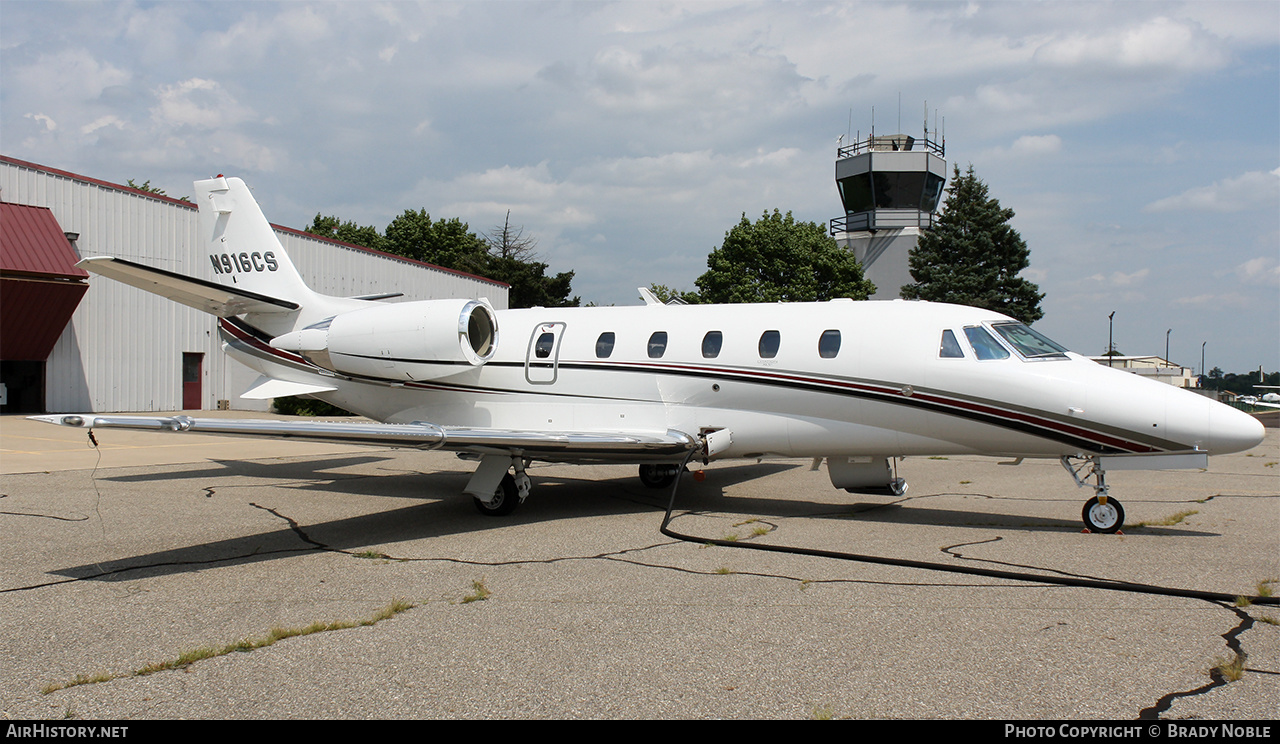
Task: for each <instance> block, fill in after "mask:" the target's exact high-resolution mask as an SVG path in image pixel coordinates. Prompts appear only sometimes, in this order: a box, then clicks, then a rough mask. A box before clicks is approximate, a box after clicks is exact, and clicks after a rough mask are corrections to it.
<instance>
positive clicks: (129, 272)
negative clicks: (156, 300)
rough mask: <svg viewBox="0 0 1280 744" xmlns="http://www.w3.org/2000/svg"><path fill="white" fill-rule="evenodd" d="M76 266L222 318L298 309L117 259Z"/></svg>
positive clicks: (91, 260) (291, 304)
mask: <svg viewBox="0 0 1280 744" xmlns="http://www.w3.org/2000/svg"><path fill="white" fill-rule="evenodd" d="M76 266H79V267H80V268H82V269H86V270H88V271H92V272H93V273H95V274H101V275H102V276H105V277H109V278H111V279H115V280H116V281H118V282H123V283H125V284H128V285H129V286H131V287H137V288H138V289H143V290H146V291H148V292H151V293H153V294H158V295H160V296H161V297H167V298H169V299H171V300H173V301H174V302H180V303H182V304H183V305H186V306H187V307H194V308H195V309H197V310H203V311H204V312H206V313H210V314H211V315H216V316H218V317H219V318H229V317H231V316H233V315H243V314H245V313H286V312H290V311H293V310H297V309H298V303H296V302H290V301H289V300H280V299H276V298H275V297H268V296H266V295H262V294H258V293H256V292H248V291H245V290H241V289H236V288H234V287H229V286H226V285H222V284H217V283H216V282H210V281H205V280H204V279H196V278H194V277H189V276H183V275H182V274H175V273H174V272H172V271H165V270H164V269H156V268H152V267H150V266H143V265H142V264H137V263H134V262H132V261H126V260H124V259H123V258H115V257H114V256H94V257H92V258H86V259H84V260H82V261H80V263H78V264H76Z"/></svg>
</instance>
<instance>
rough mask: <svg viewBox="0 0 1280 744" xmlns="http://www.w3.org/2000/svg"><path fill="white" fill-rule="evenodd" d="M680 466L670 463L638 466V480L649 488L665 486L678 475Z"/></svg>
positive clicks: (672, 481) (674, 480) (673, 481)
mask: <svg viewBox="0 0 1280 744" xmlns="http://www.w3.org/2000/svg"><path fill="white" fill-rule="evenodd" d="M680 469H681V468H680V466H679V465H671V464H661V465H651V464H645V465H641V466H640V482H641V483H643V484H645V485H646V486H648V487H649V488H666V487H667V486H670V485H671V484H672V483H675V482H676V478H679V477H680Z"/></svg>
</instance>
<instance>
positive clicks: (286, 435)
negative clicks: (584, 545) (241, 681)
mask: <svg viewBox="0 0 1280 744" xmlns="http://www.w3.org/2000/svg"><path fill="white" fill-rule="evenodd" d="M29 418H31V419H33V420H35V421H43V422H45V423H48V424H56V425H59V426H76V427H81V428H85V429H133V430H148V431H168V432H193V433H197V434H219V435H225V436H236V437H269V438H275V439H308V440H313V441H319V442H337V443H340V444H368V445H375V446H381V447H405V448H417V449H428V450H431V449H444V450H450V451H458V452H473V453H476V454H510V455H513V456H528V457H531V458H534V459H539V460H551V461H572V462H583V461H602V462H603V461H610V460H615V461H623V462H636V461H640V460H672V459H679V458H680V457H682V456H684V455H685V454H687V453H688V452H689V451H690V450H694V449H697V448H699V447H700V446H702V443H701V441H700V440H699V439H698V438H697V437H694V436H691V435H689V434H685V433H684V432H680V431H674V430H668V431H666V432H658V431H648V432H639V431H631V432H628V431H612V432H609V431H593V432H554V431H521V430H515V429H468V428H465V427H456V426H437V425H435V424H429V423H425V422H421V421H418V422H414V423H412V424H381V423H373V422H368V423H366V422H360V421H272V420H266V419H202V418H191V417H190V416H110V415H108V416H99V415H96V414H92V413H83V414H51V415H46V416H31V417H29Z"/></svg>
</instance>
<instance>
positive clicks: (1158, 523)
mask: <svg viewBox="0 0 1280 744" xmlns="http://www.w3.org/2000/svg"><path fill="white" fill-rule="evenodd" d="M1199 513H1200V512H1199V511H1198V510H1196V509H1187V510H1186V511H1180V512H1178V513H1177V514H1172V515H1170V516H1167V517H1165V518H1164V519H1156V520H1152V521H1150V522H1138V523H1137V524H1135V525H1131V528H1132V529H1137V528H1139V527H1172V526H1173V525H1175V524H1179V523H1181V522H1182V520H1184V519H1186V518H1187V517H1189V516H1191V515H1192V514H1199Z"/></svg>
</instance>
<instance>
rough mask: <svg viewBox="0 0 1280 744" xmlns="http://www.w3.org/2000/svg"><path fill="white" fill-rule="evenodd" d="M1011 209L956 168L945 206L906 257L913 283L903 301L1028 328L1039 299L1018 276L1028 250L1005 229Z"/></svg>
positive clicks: (1037, 290) (971, 175)
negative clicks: (963, 308) (983, 314)
mask: <svg viewBox="0 0 1280 744" xmlns="http://www.w3.org/2000/svg"><path fill="white" fill-rule="evenodd" d="M1012 218H1013V210H1012V209H1003V208H1001V206H1000V202H999V201H997V200H995V199H992V198H990V196H989V194H988V191H987V185H986V184H985V183H983V182H982V181H981V180H980V179H979V178H978V177H977V176H976V175H975V174H974V172H973V166H972V165H970V166H969V170H968V172H967V173H965V174H963V175H961V173H960V168H959V166H957V167H956V168H955V172H954V174H953V175H952V177H951V186H950V188H948V189H947V201H946V205H945V206H944V207H943V212H942V215H941V217H939V218H938V221H937V223H936V224H935V225H934V227H932V228H930V229H928V230H922V231H921V232H920V240H919V242H918V243H917V244H916V247H915V248H913V249H911V254H910V256H909V257H908V261H909V262H910V268H911V278H912V279H915V283H914V284H908V285H906V286H904V287H903V288H902V291H901V294H902V296H903V297H904V298H906V299H908V300H932V301H935V302H951V303H955V304H958V305H972V306H974V307H981V308H986V309H988V310H994V311H995V312H998V313H1004V314H1005V315H1008V316H1011V317H1014V318H1017V319H1018V320H1021V321H1022V322H1024V323H1034V322H1035V321H1037V320H1039V319H1040V318H1042V317H1043V316H1044V311H1043V310H1041V309H1040V300H1042V299H1044V294H1042V293H1041V292H1040V288H1039V287H1037V286H1036V285H1035V284H1034V283H1033V282H1030V281H1027V280H1026V279H1023V278H1021V277H1019V276H1018V272H1020V271H1022V270H1023V269H1025V268H1027V266H1029V265H1030V260H1029V256H1030V254H1031V251H1030V250H1028V249H1027V244H1026V243H1025V242H1024V241H1023V240H1022V236H1020V235H1018V231H1017V230H1014V229H1013V228H1012V227H1011V226H1010V225H1009V220H1010V219H1012Z"/></svg>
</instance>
